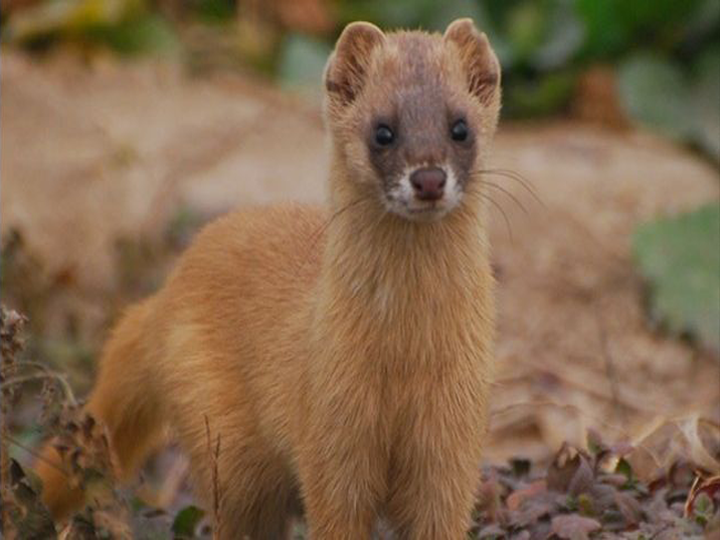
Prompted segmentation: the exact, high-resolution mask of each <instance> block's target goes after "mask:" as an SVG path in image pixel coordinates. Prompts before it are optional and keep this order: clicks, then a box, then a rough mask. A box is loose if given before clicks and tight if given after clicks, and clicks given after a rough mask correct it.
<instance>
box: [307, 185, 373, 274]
mask: <svg viewBox="0 0 720 540" xmlns="http://www.w3.org/2000/svg"><path fill="white" fill-rule="evenodd" d="M368 198H369V197H359V198H357V199H355V200H354V201H350V202H349V203H348V204H346V205H345V206H343V207H341V208H340V209H338V210H336V211H335V212H333V214H332V215H331V216H330V217H329V218H327V219H326V220H325V222H324V223H323V224H322V225H321V226H320V227H318V229H317V230H316V231H315V232H314V233H312V234H311V235H310V247H309V249H308V252H307V253H308V256H309V255H310V254H312V253H313V252H314V251H315V247H316V246H317V243H318V241H319V240H320V238H321V237H322V235H323V234H324V233H325V231H327V229H328V227H330V225H331V224H332V222H333V221H335V219H337V218H338V217H339V216H340V215H342V214H343V213H345V212H346V211H347V210H349V209H350V208H352V207H353V206H356V205H358V204H360V203H361V202H363V201H365V200H367V199H368ZM307 261H308V259H306V260H305V262H307Z"/></svg>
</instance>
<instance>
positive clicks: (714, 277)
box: [633, 204, 720, 351]
mask: <svg viewBox="0 0 720 540" xmlns="http://www.w3.org/2000/svg"><path fill="white" fill-rule="evenodd" d="M633 252H634V257H635V259H636V261H637V264H638V266H639V269H640V272H641V274H642V275H643V276H644V278H645V279H646V280H647V282H648V284H649V286H650V290H651V296H650V313H651V317H652V318H653V319H654V320H656V321H658V322H661V323H662V324H664V325H665V326H666V327H667V329H668V330H669V331H670V332H671V333H674V334H677V335H689V336H692V337H694V338H695V339H697V340H699V341H700V342H701V343H704V344H705V345H706V346H709V347H711V348H714V349H715V350H716V351H717V350H720V332H718V329H719V328H720V206H719V205H718V204H708V205H706V206H703V207H701V208H699V209H698V210H696V211H694V212H690V213H687V214H683V215H680V216H677V217H673V218H667V219H660V220H657V221H655V222H652V223H647V224H644V225H642V226H640V227H639V228H638V229H637V230H636V231H635V234H634V237H633Z"/></svg>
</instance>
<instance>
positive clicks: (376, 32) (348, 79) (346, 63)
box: [325, 22, 385, 105]
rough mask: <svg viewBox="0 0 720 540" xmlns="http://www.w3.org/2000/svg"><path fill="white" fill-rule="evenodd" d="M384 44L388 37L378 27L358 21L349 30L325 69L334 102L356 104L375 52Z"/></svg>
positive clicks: (330, 94) (330, 95)
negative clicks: (376, 48)
mask: <svg viewBox="0 0 720 540" xmlns="http://www.w3.org/2000/svg"><path fill="white" fill-rule="evenodd" d="M384 41H385V34H383V33H382V30H380V29H379V28H378V27H377V26H375V25H374V24H370V23H367V22H354V23H350V24H349V25H347V26H346V27H345V30H343V32H342V34H341V35H340V38H339V39H338V41H337V45H335V52H333V54H332V55H331V56H330V59H329V60H328V63H327V66H325V89H326V90H327V93H328V96H329V97H330V98H331V99H338V100H339V101H340V103H341V104H342V105H348V104H350V103H352V102H353V101H355V98H356V97H357V96H358V94H359V93H360V91H361V90H362V88H363V86H364V85H365V82H366V78H367V69H368V65H369V62H370V56H371V53H372V51H373V49H374V48H375V47H378V46H380V45H382V43H383V42H384Z"/></svg>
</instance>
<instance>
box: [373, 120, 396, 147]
mask: <svg viewBox="0 0 720 540" xmlns="http://www.w3.org/2000/svg"><path fill="white" fill-rule="evenodd" d="M394 140H395V134H394V133H393V132H392V130H391V129H390V128H389V127H387V126H386V125H379V126H378V127H377V129H376V130H375V142H376V143H378V144H379V145H380V146H388V145H389V144H392V142H393V141H394Z"/></svg>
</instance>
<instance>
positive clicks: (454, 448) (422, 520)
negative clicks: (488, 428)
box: [387, 392, 485, 540]
mask: <svg viewBox="0 0 720 540" xmlns="http://www.w3.org/2000/svg"><path fill="white" fill-rule="evenodd" d="M450 395H451V393H448V394H447V395H446V397H450ZM460 398H461V396H457V395H456V396H455V406H452V405H451V404H450V401H446V402H445V403H444V404H442V403H440V401H442V396H440V397H439V399H438V396H433V395H432V393H430V392H428V393H426V394H425V396H424V398H423V399H418V400H416V403H415V407H413V411H414V412H413V413H410V414H409V416H411V417H412V419H411V420H410V419H409V420H410V421H409V423H408V425H407V427H406V429H403V431H402V433H401V434H399V435H400V436H399V438H398V439H396V444H395V445H394V446H393V455H392V458H391V468H390V477H389V484H390V485H389V490H390V494H389V498H388V505H387V516H388V519H389V521H390V523H391V525H392V526H393V529H394V530H395V532H396V533H397V535H398V538H401V539H403V540H460V539H464V538H466V535H467V530H468V528H469V525H470V517H471V512H472V507H473V504H474V501H475V495H476V490H477V486H478V483H479V481H480V453H481V452H480V451H481V442H482V439H483V437H484V423H485V422H484V415H483V414H482V409H483V407H480V406H478V404H471V403H469V402H465V403H463V400H462V399H460Z"/></svg>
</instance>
